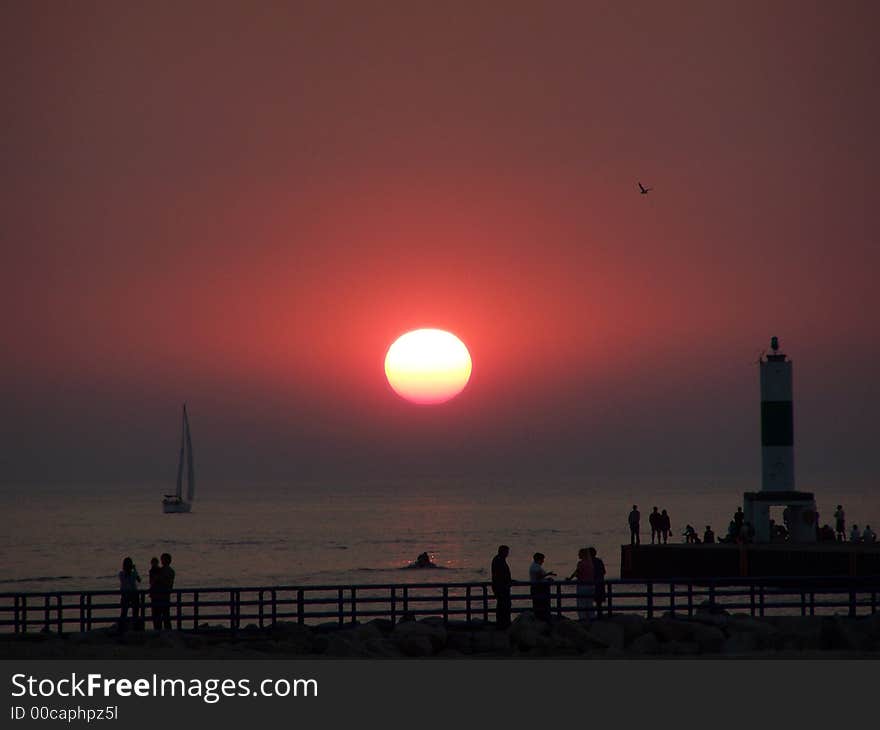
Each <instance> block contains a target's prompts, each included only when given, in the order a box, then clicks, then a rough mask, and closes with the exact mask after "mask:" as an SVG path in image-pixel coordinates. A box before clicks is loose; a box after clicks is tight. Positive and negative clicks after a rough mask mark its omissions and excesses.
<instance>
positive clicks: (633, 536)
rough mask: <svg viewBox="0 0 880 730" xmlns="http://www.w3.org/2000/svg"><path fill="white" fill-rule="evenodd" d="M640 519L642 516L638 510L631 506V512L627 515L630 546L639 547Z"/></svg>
mask: <svg viewBox="0 0 880 730" xmlns="http://www.w3.org/2000/svg"><path fill="white" fill-rule="evenodd" d="M641 518H642V515H641V514H640V513H639V508H638V507H637V506H636V505H633V508H632V511H631V512H630V513H629V517H628V522H629V544H630V545H641V543H642V541H641V539H640V538H639V521H640V520H641Z"/></svg>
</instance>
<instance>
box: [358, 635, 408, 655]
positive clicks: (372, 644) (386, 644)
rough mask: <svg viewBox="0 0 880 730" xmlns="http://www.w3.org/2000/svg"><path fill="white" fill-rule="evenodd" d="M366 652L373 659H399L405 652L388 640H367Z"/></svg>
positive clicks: (365, 643)
mask: <svg viewBox="0 0 880 730" xmlns="http://www.w3.org/2000/svg"><path fill="white" fill-rule="evenodd" d="M364 651H365V652H366V653H367V654H368V655H369V656H371V657H399V656H403V652H402V651H401V650H400V648H399V647H397V646H396V645H395V644H393V643H391V642H390V641H387V640H386V639H367V640H366V641H365V642H364Z"/></svg>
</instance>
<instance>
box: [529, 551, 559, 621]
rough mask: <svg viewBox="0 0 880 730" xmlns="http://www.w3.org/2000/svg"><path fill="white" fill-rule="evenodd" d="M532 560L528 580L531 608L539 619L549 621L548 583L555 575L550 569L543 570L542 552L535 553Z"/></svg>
mask: <svg viewBox="0 0 880 730" xmlns="http://www.w3.org/2000/svg"><path fill="white" fill-rule="evenodd" d="M532 559H533V561H534V562H532V564H531V566H530V567H529V582H530V583H531V584H532V610H533V611H534V612H535V617H536V618H538V619H540V620H541V621H547V622H549V621H550V583H552V582H553V576H554V575H556V573H554V572H553V571H552V570H551V571H549V572H548V571H546V570H544V553H535V554H534V555H533V556H532Z"/></svg>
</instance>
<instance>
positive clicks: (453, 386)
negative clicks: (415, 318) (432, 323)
mask: <svg viewBox="0 0 880 730" xmlns="http://www.w3.org/2000/svg"><path fill="white" fill-rule="evenodd" d="M471 367H472V365H471V355H470V353H469V352H468V349H467V347H465V344H464V342H462V341H461V340H460V339H458V337H456V336H455V335H454V334H452V333H451V332H446V331H445V330H438V329H420V330H413V331H412V332H407V333H406V334H404V335H401V336H400V337H398V338H397V339H396V340H395V341H394V343H393V344H392V345H391V347H389V348H388V353H387V354H386V355H385V377H386V378H388V384H389V385H390V386H391V387H392V388H393V389H394V392H395V393H397V394H398V395H399V396H400V397H401V398H405V399H406V400H408V401H411V402H413V403H420V404H425V405H428V404H434V403H444V402H445V401H448V400H450V399H451V398H454V397H455V396H457V395H458V394H459V393H461V391H462V390H464V387H465V386H466V385H467V383H468V380H470V377H471Z"/></svg>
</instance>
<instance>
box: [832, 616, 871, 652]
mask: <svg viewBox="0 0 880 730" xmlns="http://www.w3.org/2000/svg"><path fill="white" fill-rule="evenodd" d="M832 622H833V624H832V625H833V627H834V639H833V643H832V646H834V647H836V648H840V649H844V650H846V651H868V650H869V649H871V647H872V646H873V639H872V637H871V635H870V634H869V633H868V632H866V631H864V630H863V624H862V623H861V622H857V621H853V620H852V619H849V618H844V617H841V616H835V617H834V619H832Z"/></svg>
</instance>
